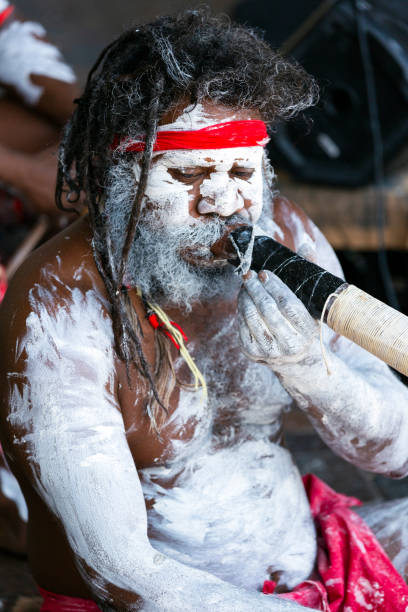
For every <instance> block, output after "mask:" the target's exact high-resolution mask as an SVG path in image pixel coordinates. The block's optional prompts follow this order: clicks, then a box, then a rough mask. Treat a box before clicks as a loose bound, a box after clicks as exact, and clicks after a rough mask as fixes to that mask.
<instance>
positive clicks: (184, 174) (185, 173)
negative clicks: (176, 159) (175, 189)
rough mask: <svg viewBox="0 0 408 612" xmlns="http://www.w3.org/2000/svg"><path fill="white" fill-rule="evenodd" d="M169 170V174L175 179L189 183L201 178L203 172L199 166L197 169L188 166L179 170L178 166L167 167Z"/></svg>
mask: <svg viewBox="0 0 408 612" xmlns="http://www.w3.org/2000/svg"><path fill="white" fill-rule="evenodd" d="M169 172H170V174H171V176H172V177H173V178H175V179H177V180H178V181H184V182H190V183H192V182H194V181H195V180H197V179H199V178H201V177H202V176H203V174H204V172H203V171H202V170H201V169H199V168H197V169H194V168H192V169H191V170H190V168H186V169H185V170H180V169H179V168H169Z"/></svg>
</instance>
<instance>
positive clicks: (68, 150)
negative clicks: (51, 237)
mask: <svg viewBox="0 0 408 612" xmlns="http://www.w3.org/2000/svg"><path fill="white" fill-rule="evenodd" d="M182 99H186V100H188V101H189V103H192V104H195V103H198V102H200V101H202V100H209V101H212V102H215V103H219V104H222V105H225V106H229V107H233V108H247V109H256V110H257V111H258V112H259V113H260V114H261V117H262V119H263V120H264V121H265V123H266V124H267V125H268V129H269V130H270V129H271V128H272V124H273V123H274V122H277V121H279V120H283V119H288V118H291V117H292V116H294V115H295V114H297V113H298V112H299V111H302V110H304V109H305V108H307V107H308V106H310V105H311V104H313V103H314V102H315V101H316V99H317V87H316V85H315V83H314V81H313V79H312V77H310V76H309V75H308V74H307V73H306V72H305V71H304V70H303V69H302V68H301V67H300V66H299V65H297V64H296V63H293V62H290V61H288V60H287V59H285V58H284V57H282V56H280V55H279V54H277V53H276V52H274V51H273V50H272V49H271V47H270V46H269V45H268V44H267V43H265V42H264V41H263V40H262V38H261V37H260V35H259V34H257V33H256V32H255V31H253V30H251V29H249V28H247V27H243V26H240V25H236V24H233V23H231V22H230V20H229V18H228V17H227V16H212V15H211V14H210V11H209V10H208V9H207V8H201V9H198V10H187V11H185V12H182V13H181V14H179V15H177V16H172V17H160V18H158V19H156V20H155V21H153V22H151V23H148V24H145V25H140V26H137V27H132V28H130V29H129V30H127V31H125V32H124V33H123V34H122V35H121V36H120V37H119V38H118V39H117V40H115V41H113V42H112V43H111V44H110V45H108V46H107V47H106V48H105V49H104V50H103V51H102V53H101V55H100V56H99V58H98V60H97V61H96V63H95V65H94V66H93V68H92V69H91V71H90V73H89V76H88V80H87V83H86V87H85V91H84V93H83V95H82V96H81V98H79V99H78V100H77V101H76V102H77V107H76V110H75V112H74V114H73V116H72V118H71V120H70V121H69V123H68V124H67V126H66V129H65V132H64V136H63V140H62V144H61V149H60V156H59V166H58V175H57V187H56V201H57V206H58V207H59V208H60V209H64V210H67V209H66V208H65V207H64V206H63V204H62V196H63V193H65V192H68V196H67V200H68V201H69V202H75V201H78V200H79V197H80V193H81V192H82V193H84V194H85V197H86V200H87V204H88V208H89V219H90V225H91V228H92V231H93V241H92V250H93V255H94V258H95V262H96V266H97V268H98V271H99V273H100V275H101V277H102V279H103V281H104V283H105V286H106V290H107V293H108V297H109V300H110V304H111V314H112V320H113V333H114V338H115V349H116V352H117V354H118V356H119V357H120V358H121V359H122V360H124V361H125V363H126V365H127V371H128V378H129V380H130V375H129V366H130V364H131V363H133V364H134V365H135V366H136V367H137V368H138V370H139V371H140V373H141V374H142V375H143V376H144V377H145V378H146V379H147V381H148V383H149V387H150V389H151V392H150V394H151V395H152V396H153V402H154V401H155V402H156V404H157V405H158V406H160V407H161V408H162V409H164V411H165V410H166V406H165V402H163V398H162V397H161V396H160V393H159V389H158V384H157V380H158V374H157V372H158V370H160V368H157V367H156V368H155V371H154V372H152V371H151V369H150V367H149V365H148V363H147V361H146V359H145V356H144V354H143V350H142V344H141V337H142V331H141V326H140V322H139V320H138V319H137V315H136V313H135V312H134V311H133V309H132V307H131V303H130V299H129V296H128V293H127V290H126V288H124V286H123V285H124V275H125V273H126V266H127V260H128V254H129V250H130V248H131V246H132V243H133V241H134V239H135V235H136V231H137V226H138V222H139V219H140V215H141V211H142V204H143V198H144V192H145V187H146V182H147V177H148V173H149V168H150V163H151V159H152V152H153V145H154V141H155V135H156V131H157V126H158V123H159V121H160V118H161V116H162V115H163V114H164V113H165V112H166V111H168V110H170V109H171V108H173V107H175V106H176V105H177V103H178V102H180V100H182ZM116 135H118V136H119V137H121V136H127V137H137V138H140V137H141V136H142V137H144V139H145V142H146V148H145V151H144V152H143V153H141V154H139V155H140V167H141V171H140V175H139V180H138V183H137V184H135V188H134V200H133V206H132V210H131V214H130V216H129V221H128V225H127V229H126V232H125V236H124V237H123V243H122V244H121V250H120V256H119V257H118V256H117V250H116V251H114V245H112V244H111V240H110V235H109V226H110V219H109V216H108V215H107V214H106V212H105V210H104V194H105V186H106V184H107V177H108V174H109V169H110V168H111V167H112V165H113V164H114V163H115V158H116V161H117V157H118V156H121V157H122V158H123V157H126V156H131V154H129V153H124V152H113V151H112V143H113V140H114V138H115V136H116ZM132 160H133V162H134V155H133V157H132V158H131V160H130V161H132ZM129 164H130V162H129ZM130 169H131V165H129V170H130ZM135 182H136V179H135ZM162 352H163V351H162ZM168 352H169V351H167V353H168ZM159 386H161V385H159ZM165 395H166V396H167V397H168V393H166V394H165ZM150 416H151V418H153V420H154V415H153V417H152V415H150Z"/></svg>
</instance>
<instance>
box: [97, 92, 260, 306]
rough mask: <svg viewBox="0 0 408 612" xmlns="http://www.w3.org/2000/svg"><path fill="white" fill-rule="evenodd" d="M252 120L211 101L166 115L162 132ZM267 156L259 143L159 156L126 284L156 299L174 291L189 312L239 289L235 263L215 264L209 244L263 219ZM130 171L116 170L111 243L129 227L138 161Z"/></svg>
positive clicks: (175, 300)
mask: <svg viewBox="0 0 408 612" xmlns="http://www.w3.org/2000/svg"><path fill="white" fill-rule="evenodd" d="M251 119H255V120H257V119H259V115H258V114H257V113H256V112H253V111H252V112H250V111H244V110H236V111H234V110H231V109H228V108H226V107H222V106H216V105H213V104H202V105H201V104H198V105H197V106H196V107H195V108H193V107H191V106H190V107H188V106H187V105H186V104H182V105H180V106H179V107H178V108H176V109H174V110H173V111H172V112H169V113H168V114H167V115H166V116H165V117H164V118H163V120H162V122H161V125H160V128H159V129H161V130H175V131H180V130H188V131H190V130H198V129H200V128H203V127H206V126H208V125H214V124H216V123H223V122H227V121H242V120H251ZM262 159H263V148H262V147H260V146H258V147H241V148H229V149H215V150H193V151H191V150H178V151H167V152H164V153H161V152H160V153H159V152H157V153H154V157H153V162H152V166H151V169H150V172H149V177H148V185H147V189H146V191H145V194H146V200H145V206H144V209H143V213H142V217H141V220H140V223H139V226H138V230H137V235H136V238H135V241H134V244H133V246H132V249H131V251H130V253H129V259H128V266H127V282H128V283H129V284H130V285H132V286H138V287H140V288H141V289H142V291H143V292H144V293H145V294H146V295H149V296H150V297H151V298H154V299H160V300H161V299H162V296H165V298H170V296H171V301H172V302H173V303H174V304H177V305H179V306H181V307H184V308H186V309H189V308H190V307H191V305H192V304H193V302H194V301H195V300H197V299H203V298H208V299H210V298H212V297H216V296H218V297H219V296H220V295H225V294H228V291H229V290H228V287H229V286H230V287H235V286H237V283H238V284H239V281H238V279H237V277H235V275H234V274H233V270H232V267H230V266H226V265H220V263H219V262H217V261H215V258H214V256H213V255H212V253H211V251H210V247H211V245H213V244H214V242H215V241H216V240H218V239H219V238H220V237H221V236H222V235H223V233H224V232H225V230H226V228H227V227H228V226H229V225H231V224H233V223H236V222H241V223H242V222H243V221H244V222H245V221H247V222H252V223H255V222H256V221H257V220H258V218H259V216H260V214H261V209H262V199H263V172H262ZM127 172H128V170H127V167H126V166H123V167H122V166H120V165H117V166H114V167H113V168H112V183H111V187H110V190H109V193H108V197H107V201H106V211H107V213H108V215H109V217H110V219H111V226H112V232H113V234H112V243H113V244H115V243H120V241H121V237H123V235H124V233H125V231H126V230H125V228H126V227H127V223H128V219H129V212H130V207H131V205H132V201H133V198H132V197H129V194H130V193H131V192H132V189H133V188H132V184H134V178H135V177H136V179H137V180H138V179H139V176H140V165H139V163H138V162H135V163H134V165H133V174H134V176H133V177H130V176H129V175H128V174H127ZM131 179H133V180H131ZM224 263H225V262H224Z"/></svg>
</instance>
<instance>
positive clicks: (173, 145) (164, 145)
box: [112, 120, 269, 152]
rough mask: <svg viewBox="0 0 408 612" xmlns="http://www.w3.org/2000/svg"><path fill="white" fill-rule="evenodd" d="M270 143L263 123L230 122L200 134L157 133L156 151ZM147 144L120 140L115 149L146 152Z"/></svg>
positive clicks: (258, 145) (198, 132)
mask: <svg viewBox="0 0 408 612" xmlns="http://www.w3.org/2000/svg"><path fill="white" fill-rule="evenodd" d="M268 141H269V138H268V134H267V131H266V125H265V123H264V122H263V121H253V120H248V121H228V122H226V123H217V124H215V125H210V126H208V127H205V128H201V129H200V130H191V131H168V132H167V131H162V132H157V134H156V142H155V143H154V147H153V151H172V150H176V149H230V148H234V147H264V146H265V145H266V144H267V142H268ZM145 146H146V144H145V141H144V140H129V139H123V140H120V139H119V137H118V136H116V137H115V140H114V142H113V144H112V148H113V149H120V150H122V151H124V152H128V151H144V150H145Z"/></svg>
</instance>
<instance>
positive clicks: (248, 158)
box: [145, 147, 264, 225]
mask: <svg viewBox="0 0 408 612" xmlns="http://www.w3.org/2000/svg"><path fill="white" fill-rule="evenodd" d="M263 153H264V152H263V149H262V147H237V148H231V149H210V150H205V151H204V150H197V151H186V150H182V151H167V152H165V153H156V154H155V158H156V160H155V161H154V162H153V164H152V167H151V169H150V172H149V179H148V184H147V187H146V192H145V193H146V196H147V198H148V200H149V201H150V202H152V203H153V204H154V205H155V207H157V209H158V210H159V211H160V218H161V219H163V223H164V224H169V223H170V224H174V225H182V224H188V223H191V222H192V220H193V217H192V216H191V215H190V212H189V209H190V202H191V200H192V199H193V198H194V196H193V195H192V194H191V193H190V192H191V186H190V185H186V184H184V183H183V182H182V181H179V180H177V179H176V178H173V177H172V176H171V174H170V172H169V170H171V169H179V170H182V169H184V168H197V167H198V168H213V169H214V170H213V171H212V172H211V174H210V175H209V177H208V178H206V179H204V181H203V182H202V184H201V186H200V195H201V200H200V201H199V203H198V205H197V210H198V212H199V213H201V214H202V215H205V214H209V213H215V214H218V215H220V216H222V217H229V216H231V215H233V214H234V213H236V212H238V211H241V213H240V214H242V213H244V214H245V215H246V216H247V218H249V217H251V218H252V219H253V221H254V222H255V221H257V219H258V218H259V216H260V214H261V209H262V193H263V182H262V158H263ZM234 166H239V167H243V168H245V169H250V170H253V173H252V176H251V178H250V179H248V180H242V179H240V178H237V177H234V176H230V174H229V173H230V171H231V170H232V169H233V167H234ZM244 199H245V200H250V202H251V203H252V205H251V206H250V208H249V209H248V210H247V212H246V213H245V211H243V210H242V209H243V208H244Z"/></svg>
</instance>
